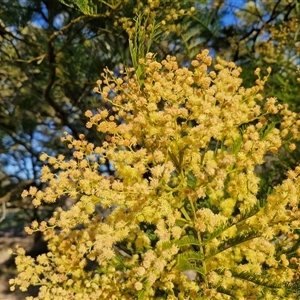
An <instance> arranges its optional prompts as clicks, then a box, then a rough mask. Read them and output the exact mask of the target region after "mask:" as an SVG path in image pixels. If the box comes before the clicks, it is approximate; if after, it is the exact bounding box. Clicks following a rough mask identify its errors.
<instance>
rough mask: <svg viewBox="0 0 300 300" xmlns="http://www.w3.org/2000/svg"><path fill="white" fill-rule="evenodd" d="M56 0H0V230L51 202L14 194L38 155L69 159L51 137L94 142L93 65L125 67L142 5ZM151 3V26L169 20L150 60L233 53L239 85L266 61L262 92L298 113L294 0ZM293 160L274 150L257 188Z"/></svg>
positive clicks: (299, 41)
mask: <svg viewBox="0 0 300 300" xmlns="http://www.w3.org/2000/svg"><path fill="white" fill-rule="evenodd" d="M61 2H62V3H61ZM61 2H59V1H58V0H43V1H41V0H30V1H29V0H28V1H22V0H18V1H17V0H15V1H6V0H0V16H1V17H0V84H1V89H0V102H1V105H0V165H1V169H0V186H1V190H0V204H2V203H5V204H6V207H7V211H8V214H7V218H6V219H5V220H3V221H2V223H0V228H1V229H11V228H12V226H16V228H22V225H23V224H24V223H26V222H29V221H31V220H33V219H40V218H44V217H45V216H47V215H48V214H49V213H51V211H52V210H53V209H54V208H55V205H53V206H52V207H50V206H49V207H48V208H46V207H44V209H43V210H36V209H35V208H34V207H33V206H32V205H31V203H30V202H26V201H24V200H20V196H19V195H20V192H21V191H22V189H23V188H25V187H26V186H28V185H29V184H35V185H36V186H39V187H41V182H40V181H39V180H38V178H39V174H40V168H41V166H42V164H41V162H40V161H39V155H40V153H41V152H46V153H48V154H51V155H56V154H58V153H62V154H64V155H66V157H68V156H70V151H69V150H68V149H66V148H65V147H64V145H63V144H62V143H61V142H60V138H61V136H62V135H63V132H69V133H71V134H72V135H74V136H75V137H78V135H79V134H80V133H85V134H87V135H88V139H89V140H90V141H91V142H93V143H95V144H99V143H101V139H102V137H101V136H99V135H98V134H97V133H96V132H94V131H87V130H86V128H85V122H86V118H85V117H84V112H85V111H86V110H87V109H91V110H96V109H97V108H100V107H101V106H102V105H104V104H103V103H102V102H101V99H99V98H97V96H96V95H95V94H94V93H93V87H94V86H95V82H96V80H97V79H98V78H99V77H100V73H101V72H102V70H103V69H104V68H105V67H108V68H109V69H111V70H113V71H114V72H116V74H118V72H119V71H120V70H121V69H122V68H124V66H130V65H131V58H130V49H129V43H128V38H129V35H131V34H132V32H133V31H132V28H133V25H132V24H133V19H134V18H135V17H136V12H137V11H138V8H139V7H143V6H145V5H146V4H147V1H133V0H132V1H127V2H125V1H108V4H110V6H109V5H105V4H103V2H102V1H96V0H94V1H91V2H88V1H83V0H81V1H80V0H76V1H75V0H74V1H72V0H64V1H61ZM63 3H64V4H66V5H64V4H63ZM161 3H163V5H161V6H159V7H156V8H155V12H156V14H155V20H154V17H153V15H152V14H149V16H150V17H149V19H148V22H149V23H150V24H151V22H154V21H155V22H156V23H157V24H158V25H160V24H162V23H161V22H162V21H163V20H165V19H166V20H167V21H170V20H171V21H172V24H173V25H172V27H170V28H169V27H166V26H165V27H164V26H160V27H159V28H158V31H157V35H156V37H155V39H154V43H153V45H152V47H151V51H152V52H155V53H157V55H158V56H159V57H164V56H165V55H166V54H173V55H176V56H177V57H178V59H179V60H180V61H181V63H182V64H187V63H188V62H189V60H190V59H191V58H192V57H193V56H194V55H195V54H197V53H198V52H200V51H201V50H202V49H204V48H209V49H210V51H211V53H213V55H215V56H217V55H218V56H220V57H222V58H224V59H226V60H234V61H236V62H237V63H238V64H239V65H240V66H241V67H242V68H243V74H242V76H243V79H244V85H246V86H247V85H250V84H251V83H253V81H254V80H255V79H254V78H255V76H254V74H253V72H254V70H255V69H256V68H257V67H260V68H261V69H262V70H265V69H266V68H267V67H268V66H271V67H272V69H273V72H272V74H271V76H270V79H269V82H268V84H267V85H266V89H265V91H264V93H265V95H266V96H276V97H277V98H278V99H279V100H280V101H282V102H283V103H289V104H290V105H291V106H292V107H293V109H294V110H295V111H298V110H299V99H298V95H299V84H298V83H297V65H298V64H299V47H300V38H299V20H298V17H299V13H300V12H299V10H300V6H299V5H300V4H299V3H298V1H296V0H295V1H287V0H277V1H274V0H267V1H259V0H257V1H242V0H241V1H230V0H228V1H225V0H219V1H196V2H194V1H188V0H186V1H179V3H181V5H182V7H183V8H188V7H191V6H192V7H194V8H195V10H194V11H193V13H191V14H185V15H180V14H178V16H177V17H176V18H175V17H174V16H175V13H176V12H178V9H179V7H178V3H177V2H176V1H162V2H161ZM93 4H97V5H96V6H93ZM172 5H174V7H173V6H172ZM166 9H169V10H170V14H166ZM172 9H173V10H172ZM172 12H173V14H172ZM169 19H170V20H169ZM130 22H132V24H131V23H130ZM131 37H132V36H131ZM298 157H299V152H295V153H294V154H293V156H291V155H290V154H289V152H288V150H283V151H282V155H281V156H279V159H278V160H277V162H276V163H273V164H272V166H268V168H269V169H268V170H269V171H270V170H272V172H268V174H269V177H268V176H266V175H265V177H264V184H265V185H266V187H267V186H268V185H271V184H274V181H280V180H281V179H282V176H284V171H285V170H286V169H287V168H288V167H290V166H291V165H294V164H296V163H297V162H298ZM108 168H109V166H108ZM104 170H105V169H104ZM106 171H111V172H112V170H108V169H107V170H106ZM265 174H266V173H265ZM272 174H277V177H276V178H274V175H272ZM278 174H280V176H279V177H278ZM281 174H282V175H281ZM275 179H276V180H275ZM266 192H267V188H266ZM63 200H65V199H62V201H63ZM62 204H63V202H60V203H59V205H62ZM2 209H4V206H3V207H2ZM2 212H3V211H2ZM18 218H19V219H18ZM16 220H17V222H15V221H16ZM13 221H14V222H13Z"/></svg>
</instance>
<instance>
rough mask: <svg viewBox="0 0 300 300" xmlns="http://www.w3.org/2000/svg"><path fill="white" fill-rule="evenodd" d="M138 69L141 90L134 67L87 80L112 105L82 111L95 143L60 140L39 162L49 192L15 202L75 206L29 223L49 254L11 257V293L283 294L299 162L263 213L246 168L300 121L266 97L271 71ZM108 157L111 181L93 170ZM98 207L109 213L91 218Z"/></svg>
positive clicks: (196, 64) (289, 270) (166, 64)
mask: <svg viewBox="0 0 300 300" xmlns="http://www.w3.org/2000/svg"><path fill="white" fill-rule="evenodd" d="M140 64H142V65H143V66H144V71H145V75H144V79H143V83H142V84H141V82H139V80H138V79H137V77H136V76H135V74H134V72H133V71H132V70H128V71H127V73H126V74H124V76H123V77H122V78H115V77H113V76H112V73H111V72H110V71H108V70H106V72H105V73H104V74H103V75H104V77H103V79H102V80H101V81H99V82H98V87H97V88H96V89H95V91H97V92H99V94H100V95H101V99H102V101H103V102H107V103H110V104H111V106H112V109H111V111H109V110H107V109H103V110H99V111H98V112H96V113H95V112H92V111H90V110H88V111H87V112H86V113H85V116H86V117H87V118H88V122H87V128H92V127H94V128H95V129H96V130H97V131H98V132H100V133H101V134H103V136H104V141H103V142H102V143H101V145H99V146H97V145H94V144H92V143H89V142H88V141H87V140H86V139H85V137H84V136H83V135H81V136H80V139H79V140H76V139H74V138H73V137H72V136H70V135H68V134H66V135H65V137H64V138H63V139H62V141H63V142H65V143H66V144H67V145H68V148H69V149H70V150H71V151H72V153H73V158H72V159H70V160H66V159H65V158H64V157H63V156H58V157H57V158H55V157H50V156H48V155H46V154H42V155H41V160H43V161H47V162H48V165H46V166H44V167H43V169H42V176H41V180H42V181H43V182H47V184H48V186H47V188H46V189H45V190H44V191H42V190H37V189H35V188H30V189H29V190H28V191H24V192H23V197H28V196H30V197H32V198H33V204H34V205H35V206H39V205H41V203H42V202H47V203H52V202H54V201H56V200H57V199H59V198H61V197H64V196H66V195H67V196H69V197H71V198H73V199H74V205H73V206H71V207H70V208H69V209H66V210H63V209H57V211H56V212H55V213H54V215H53V217H52V218H51V219H50V220H49V221H48V222H45V221H44V222H41V223H40V224H39V223H38V222H36V221H35V222H33V223H32V224H31V226H30V227H28V228H26V230H27V232H28V233H32V232H34V231H38V230H40V231H42V232H43V234H44V236H45V239H46V240H47V241H48V247H49V252H48V253H47V254H43V255H41V256H39V257H38V258H37V259H36V260H34V259H32V258H29V257H27V256H26V255H25V253H24V251H23V250H22V249H19V250H17V252H18V256H17V261H16V262H17V266H18V271H19V275H18V276H17V278H15V279H12V280H11V281H10V283H11V286H12V289H14V288H15V286H20V287H21V289H22V290H26V289H27V288H28V286H29V285H30V284H38V285H40V286H41V288H40V293H39V295H38V297H36V298H32V297H29V298H27V299H28V300H33V299H34V300H38V299H43V300H44V299H65V298H67V299H80V300H83V299H134V298H138V299H231V298H230V296H229V295H226V291H231V293H232V295H234V297H235V298H236V299H258V297H259V296H260V295H261V294H262V293H264V297H265V298H264V299H293V298H289V296H286V298H282V297H283V296H282V295H284V293H285V289H284V287H285V285H286V284H287V283H290V282H292V280H293V278H295V277H297V276H298V271H297V269H299V266H300V250H299V249H298V250H297V249H296V250H295V253H296V254H295V255H294V256H293V257H287V255H286V254H285V252H287V251H288V250H289V249H291V247H293V246H294V245H296V244H297V243H298V239H299V236H298V235H297V234H295V230H296V229H297V228H299V225H300V224H299V222H300V221H299V220H300V211H299V209H298V206H299V195H300V175H299V174H300V166H298V167H297V168H296V169H295V170H291V171H289V172H288V174H287V178H286V180H285V181H284V182H282V184H281V185H278V186H276V187H275V188H274V189H273V190H272V192H270V193H269V194H268V195H267V197H266V200H265V205H261V199H259V196H258V195H259V190H260V178H259V176H258V174H257V172H256V167H257V166H258V165H261V164H263V163H264V161H265V157H266V154H270V155H276V153H277V152H278V151H279V149H280V148H281V147H282V145H283V144H284V143H286V144H287V145H289V147H290V151H292V150H294V148H295V147H294V145H295V144H294V143H295V142H296V141H298V140H299V137H300V135H299V123H300V122H299V119H298V117H299V116H298V115H297V114H295V113H293V112H291V111H289V109H288V107H287V106H286V105H280V104H277V101H276V99H275V98H268V99H263V97H262V96H261V94H260V93H261V91H262V90H263V86H264V84H265V82H266V80H267V77H268V75H267V76H264V77H261V75H260V70H257V71H256V74H257V76H258V79H257V81H256V84H255V85H254V86H253V87H250V88H244V87H243V86H242V80H241V79H240V77H239V76H240V73H241V69H240V68H239V67H237V66H236V65H235V64H234V63H228V62H226V61H223V60H221V59H217V63H216V64H215V65H214V66H212V59H211V57H210V56H209V55H208V51H207V50H204V51H203V52H201V53H200V54H199V55H197V57H196V59H195V60H193V61H192V62H191V67H190V68H187V67H180V66H179V65H178V63H177V61H176V58H174V57H171V56H167V57H166V59H165V60H163V61H162V62H158V61H156V60H155V56H154V55H153V54H152V53H148V54H147V56H146V57H145V59H142V60H140ZM270 71H271V70H268V74H269V73H270ZM274 115H278V116H280V117H281V118H282V120H283V121H282V123H281V125H280V126H275V125H274V124H273V119H272V118H273V116H274ZM106 161H110V162H111V163H112V164H113V166H114V169H115V173H116V176H114V177H112V176H110V177H109V176H107V175H105V174H101V172H100V171H99V168H100V166H101V164H103V163H105V162H106ZM98 205H101V206H102V207H103V208H105V209H109V208H112V207H113V208H114V209H113V211H112V212H111V214H109V215H108V216H107V217H105V218H102V217H101V216H99V215H98V214H97V206H98ZM241 233H243V235H241ZM247 237H248V238H247ZM243 238H244V240H243ZM239 239H240V240H243V242H239ZM122 249H123V250H122ZM194 249H197V252H193V250H194ZM221 249H222V250H221ZM282 251H285V252H282ZM195 253H196V254H195ZM189 255H190V256H189ZM195 255H196V256H195ZM184 261H189V264H188V267H189V268H192V269H194V270H195V272H196V273H197V275H196V276H195V279H194V280H189V279H188V277H187V276H186V275H185V274H184V272H183V271H187V270H188V268H187V267H184V263H183V262H184ZM92 262H93V264H94V265H96V269H94V270H93V269H92V270H89V268H88V267H87V266H88V265H89V264H91V263H92ZM247 274H248V275H247ZM249 274H252V275H251V276H257V278H259V279H257V280H258V281H255V280H254V279H252V277H251V279H250V280H247V276H248V277H249V276H250V275H249ZM243 276H244V277H243ZM249 278H250V277H249ZM249 278H248V279H249ZM253 278H254V277H253ZM259 280H261V281H262V282H264V283H266V282H269V283H270V284H271V285H272V284H274V285H275V287H276V288H274V289H271V288H270V289H267V288H266V287H265V286H267V284H265V285H264V284H256V283H257V282H259ZM278 285H279V287H278ZM291 297H292V296H291Z"/></svg>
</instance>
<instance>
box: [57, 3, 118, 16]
mask: <svg viewBox="0 0 300 300" xmlns="http://www.w3.org/2000/svg"><path fill="white" fill-rule="evenodd" d="M59 1H60V2H61V3H63V4H65V5H67V6H69V7H72V8H76V9H78V10H80V11H81V12H82V13H83V14H85V15H89V16H99V15H103V14H104V13H105V11H106V10H107V9H110V10H116V9H117V8H118V7H119V6H120V5H121V4H122V3H123V1H122V0H113V1H109V0H108V1H101V0H100V1H99V0H59Z"/></svg>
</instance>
